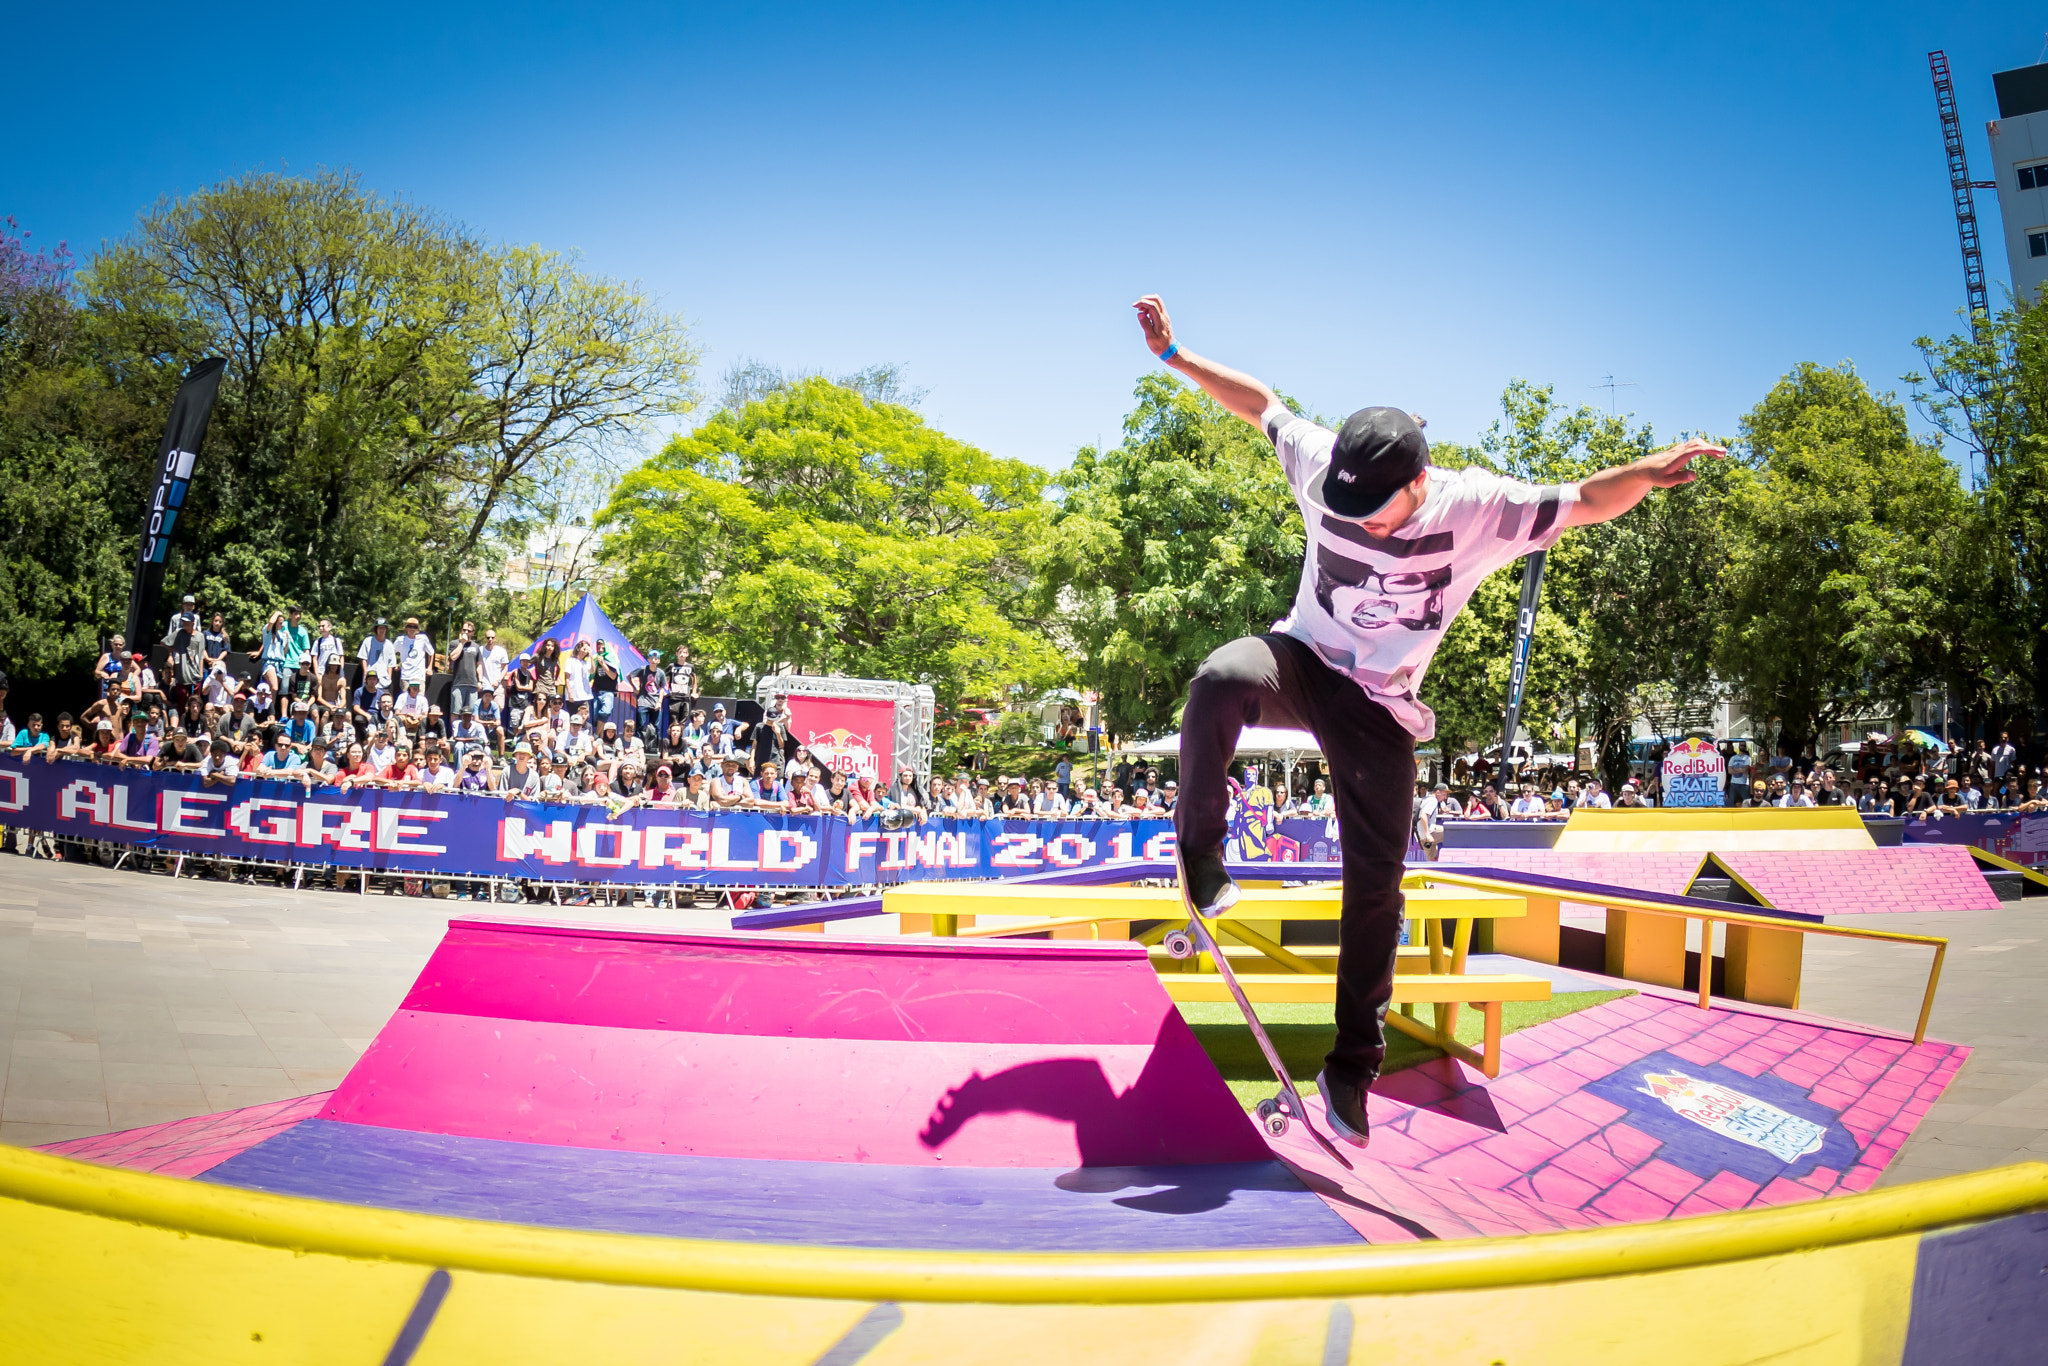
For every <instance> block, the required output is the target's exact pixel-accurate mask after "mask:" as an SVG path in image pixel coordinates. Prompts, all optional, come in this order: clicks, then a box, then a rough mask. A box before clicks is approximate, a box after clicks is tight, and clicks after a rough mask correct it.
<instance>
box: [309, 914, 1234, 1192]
mask: <svg viewBox="0 0 2048 1366" xmlns="http://www.w3.org/2000/svg"><path fill="white" fill-rule="evenodd" d="M321 1118H323V1119H334V1120H346V1121H350V1122H352V1123H357V1124H374V1125H380V1126H383V1127H386V1128H394V1129H410V1130H415V1131H419V1132H426V1133H441V1134H459V1135H464V1136H468V1137H475V1138H496V1139H511V1140H515V1141H520V1142H527V1143H549V1144H559V1145H566V1146H573V1147H587V1148H611V1149H622V1150H628V1151H636V1152H672V1153H695V1154H701V1155H705V1156H719V1157H767V1158H788V1159H800V1160H811V1161H828V1162H880V1163H891V1164H899V1165H944V1166H968V1167H1054V1166H1136V1165H1143V1164H1185V1163H1206V1162H1256V1161H1262V1160H1266V1159H1267V1158H1269V1157H1270V1153H1269V1152H1268V1150H1267V1148H1266V1146H1265V1144H1264V1143H1263V1142H1262V1141H1261V1140H1260V1137H1259V1135H1258V1132H1257V1130H1256V1129H1255V1128H1254V1127H1253V1126H1252V1123H1251V1120H1250V1119H1249V1117H1247V1116H1246V1115H1245V1113H1244V1111H1243V1110H1242V1108H1240V1107H1239V1105H1238V1104H1237V1102H1236V1100H1235V1098H1234V1097H1232V1095H1231V1094H1230V1090H1229V1088H1228V1087H1227V1086H1225V1085H1224V1083H1223V1080H1222V1078H1221V1077H1219V1076H1218V1075H1217V1073H1216V1069H1215V1068H1214V1067H1213V1066H1212V1065H1211V1064H1210V1062H1209V1060H1208V1057H1207V1056H1206V1055H1205V1054H1204V1053H1203V1052H1202V1050H1201V1046H1200V1045H1199V1044H1197V1043H1196V1041H1195V1037H1194V1035H1193V1033H1192V1032H1191V1031H1190V1030H1189V1029H1188V1027H1187V1025H1186V1023H1185V1022H1184V1021H1183V1020H1182V1019H1181V1016H1180V1013H1179V1012H1178V1011H1177V1010H1175V1009H1174V1006H1173V1003H1172V1001H1170V1000H1169V999H1168V998H1167V995H1166V992H1165V989H1164V988H1163V987H1161V986H1160V984H1159V979H1158V977H1157V976H1156V975H1155V974H1154V973H1153V971H1152V968H1151V965H1150V963H1149V962H1148V961H1147V957H1146V953H1145V950H1144V949H1142V948H1140V947H1138V946H1137V945H1133V944H1120V943H1119V944H1094V943H1075V942H1061V943H1024V944H1015V943H1012V944H975V943H955V944H941V943H893V942H876V943H865V942H855V941H848V940H827V939H821V938H817V937H814V936H809V935H799V936H793V937H790V938H766V937H760V936H738V935H690V934H657V933H649V932H644V931H638V930H603V929H591V928H588V927H582V926H577V927H567V926H539V925H521V924H500V923H493V922H487V921H472V920H457V921H453V922H451V923H450V924H449V927H448V933H447V935H446V937H445V938H443V939H442V941H441V944H440V947H438V948H437V949H436V950H435V951H434V955H433V957H432V958H431V959H429V960H428V963H427V966H426V967H425V969H423V970H422V971H421V973H420V976H419V979H418V981H416V982H415V983H414V984H413V988H412V991H411V993H410V995H408V996H407V998H406V1000H405V1002H404V1003H403V1005H401V1006H400V1008H399V1010H398V1013H397V1014H396V1015H395V1016H393V1017H392V1019H391V1022H390V1023H389V1024H387V1025H386V1026H385V1027H384V1030H383V1032H382V1033H380V1034H379V1035H378V1036H377V1039H376V1041H375V1042H374V1043H372V1044H371V1046H370V1049H369V1051H368V1052H366V1053H365V1054H364V1055H363V1057H362V1058H361V1060H360V1061H358V1062H357V1064H356V1066H355V1067H354V1069H353V1070H351V1071H350V1073H349V1074H348V1077H347V1078H346V1079H345V1080H344V1081H343V1082H342V1084H341V1086H340V1088H339V1089H338V1090H336V1091H335V1093H334V1096H333V1098H332V1100H331V1101H330V1102H329V1103H328V1105H327V1107H326V1108H325V1109H324V1110H323V1111H322V1112H321Z"/></svg>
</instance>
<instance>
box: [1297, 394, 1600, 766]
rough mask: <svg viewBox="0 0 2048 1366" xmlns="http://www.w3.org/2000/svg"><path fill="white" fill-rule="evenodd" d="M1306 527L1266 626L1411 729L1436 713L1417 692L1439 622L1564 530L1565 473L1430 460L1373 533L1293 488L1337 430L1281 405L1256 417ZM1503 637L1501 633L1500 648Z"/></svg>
mask: <svg viewBox="0 0 2048 1366" xmlns="http://www.w3.org/2000/svg"><path fill="white" fill-rule="evenodd" d="M1260 425H1261V426H1263V427H1264V428H1265V429H1266V435H1267V436H1268V437H1270V438H1271V439H1272V442H1273V449H1274V451H1275V452H1276V453H1277V454H1278V455H1279V457H1280V468H1281V469H1282V470H1283V471H1285V472H1286V474H1287V482H1288V484H1289V486H1290V487H1292V488H1293V490H1294V501H1295V503H1296V504H1297V505H1298V506H1299V507H1300V508H1301V516H1302V521H1303V524H1304V525H1305V527H1306V529H1307V532H1308V545H1307V547H1306V553H1305V554H1304V556H1303V559H1302V566H1301V586H1300V588H1298V589H1297V590H1296V591H1295V595H1294V610H1293V611H1291V612H1289V613H1288V614H1287V616H1286V617H1285V618H1284V619H1283V620H1281V621H1277V622H1274V623H1273V629H1274V630H1275V631H1279V632H1281V633H1283V634H1285V635H1290V636H1293V637H1294V638H1295V639H1297V640H1300V641H1303V642H1304V643H1306V644H1307V645H1308V646H1309V647H1310V648H1311V649H1313V650H1314V651H1315V652H1316V654H1317V655H1319V656H1321V658H1322V660H1323V662H1324V663H1325V664H1328V665H1329V666H1330V667H1331V668H1333V669H1335V670H1337V671H1338V672H1339V673H1342V674H1345V675H1346V676H1348V677H1349V678H1350V679H1351V680H1352V681H1353V682H1354V683H1356V684H1358V686H1359V687H1361V688H1363V689H1365V691H1366V692H1367V693H1368V694H1369V695H1370V696H1371V697H1372V699H1373V700H1374V701H1376V702H1378V703H1379V704H1380V705H1382V706H1384V707H1385V708H1386V709H1387V710H1388V711H1390V712H1392V713H1393V715H1394V719H1395V720H1396V721H1398V722H1400V723H1401V726H1402V728H1403V729H1405V730H1407V731H1408V733H1409V734H1411V735H1413V736H1414V737H1415V738H1416V739H1418V740H1427V739H1429V738H1430V737H1431V736H1433V735H1435V734H1436V716H1435V714H1434V713H1432V712H1431V711H1430V709H1429V708H1428V707H1425V706H1423V705H1422V703H1421V702H1420V701H1418V700H1417V699H1416V693H1417V692H1419V691H1420V690H1421V688H1422V676H1423V674H1424V672H1425V671H1427V670H1428V668H1429V661H1430V657H1431V656H1433V655H1434V654H1435V653H1436V647H1437V645H1438V643H1439V642H1441V641H1442V640H1443V638H1444V629H1445V628H1446V627H1447V626H1449V625H1450V624H1451V618H1453V617H1455V616H1457V615H1458V613H1459V611H1460V610H1461V609H1463V607H1464V606H1465V603H1466V602H1467V601H1468V600H1469V599H1470V598H1471V596H1472V592H1473V590H1474V589H1476V588H1477V587H1478V586H1479V581H1480V580H1481V579H1483V578H1485V577H1486V576H1487V575H1488V574H1491V573H1492V572H1493V571H1494V570H1496V569H1498V568H1500V567H1501V566H1502V565H1504V564H1507V563H1508V562H1510V561H1511V560H1514V559H1517V558H1519V557H1521V556H1523V555H1526V554H1529V553H1530V552H1531V551H1536V550H1547V549H1549V548H1550V547H1551V546H1552V545H1554V544H1556V542H1557V538H1558V536H1559V535H1560V534H1561V533H1562V532H1563V530H1564V526H1563V522H1564V513H1565V511H1566V510H1567V509H1568V508H1570V507H1571V505H1572V504H1574V503H1576V502H1577V501H1578V499H1579V487H1578V485H1576V484H1561V485H1552V486H1544V487H1538V486H1537V485H1534V484H1524V483H1522V482H1520V481H1519V480H1515V479H1509V478H1506V477H1504V476H1502V475H1498V474H1492V473H1489V472H1488V471H1486V470H1482V469H1463V470H1446V469H1437V468H1435V467H1432V468H1431V469H1430V471H1429V486H1428V487H1429V494H1428V497H1427V498H1425V499H1424V500H1423V504H1422V506H1421V508H1419V509H1418V510H1417V511H1416V513H1415V515H1414V516H1413V517H1411V518H1409V519H1408V521H1407V523H1406V524H1405V525H1404V526H1402V527H1401V529H1400V531H1399V533H1398V534H1396V535H1393V536H1388V537H1379V536H1375V535H1373V534H1372V533H1370V532H1368V531H1367V530H1366V529H1365V528H1364V527H1362V526H1360V525H1359V524H1358V523H1357V522H1347V521H1345V520H1343V519H1342V518H1338V517H1333V516H1330V515H1329V514H1327V513H1325V512H1323V511H1321V510H1319V509H1318V508H1317V507H1316V506H1315V505H1314V504H1313V503H1312V502H1311V501H1310V500H1309V499H1307V498H1304V497H1303V496H1302V490H1303V489H1320V488H1321V487H1322V483H1323V474H1324V472H1325V471H1327V470H1328V469H1329V466H1330V452H1331V450H1332V449H1333V448H1334V447H1335V446H1336V444H1337V434H1336V433H1335V432H1333V431H1331V430H1330V429H1329V428H1327V427H1319V426H1317V425H1316V424H1315V423H1313V422H1310V421H1309V420H1308V419H1307V418H1304V417H1297V416H1295V415H1294V413H1292V412H1291V411H1289V410H1288V409H1287V408H1286V407H1285V406H1284V405H1281V404H1275V405H1274V406H1273V407H1271V408H1269V409H1267V410H1266V413H1265V416H1264V418H1263V420H1262V421H1261V423H1260ZM1509 645H1510V642H1508V641H1502V642H1501V649H1502V650H1503V652H1505V651H1506V650H1507V649H1508V648H1509Z"/></svg>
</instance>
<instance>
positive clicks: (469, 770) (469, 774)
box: [455, 749, 498, 796]
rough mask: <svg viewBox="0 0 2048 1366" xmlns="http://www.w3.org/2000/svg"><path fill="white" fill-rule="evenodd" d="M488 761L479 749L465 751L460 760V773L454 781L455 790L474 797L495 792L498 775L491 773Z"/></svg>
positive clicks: (487, 756) (487, 757)
mask: <svg viewBox="0 0 2048 1366" xmlns="http://www.w3.org/2000/svg"><path fill="white" fill-rule="evenodd" d="M489 759H490V756H489V755H487V754H485V753H484V752H483V750H481V749H472V750H469V751H467V752H466V753H465V754H464V755H463V758H462V771H461V773H460V774H458V775H457V776H456V779H455V790H456V791H458V792H467V793H470V794H472V795H475V796H482V795H484V794H485V793H489V792H495V791H497V790H498V775H497V774H496V773H495V772H493V771H492V769H491V766H490V762H489Z"/></svg>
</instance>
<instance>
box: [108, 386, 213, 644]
mask: <svg viewBox="0 0 2048 1366" xmlns="http://www.w3.org/2000/svg"><path fill="white" fill-rule="evenodd" d="M227 364H228V363H227V362H226V361H224V360H219V359H214V360H203V361H201V362H199V364H197V365H195V366H193V367H192V370H191V373H189V374H187V375H186V376H185V382H184V383H183V384H181V385H179V386H178V397H177V400H176V401H175V402H173V403H172V404H171V420H170V421H169V422H168V423H166V424H165V425H164V441H163V449H162V450H161V451H159V452H158V454H157V464H156V484H155V486H154V487H152V488H151V489H150V495H149V507H148V508H147V509H146V510H145V511H144V513H143V521H142V544H141V545H139V546H138V547H136V551H135V582H134V584H133V586H132V587H130V589H129V590H128V640H129V642H130V643H131V645H133V646H134V647H136V648H138V649H139V648H141V647H142V642H144V641H146V640H153V639H155V638H156V599H157V594H158V593H159V592H160V591H161V590H162V588H163V583H164V557H165V556H166V555H168V554H169V553H170V549H171V539H172V537H173V535H174V534H175V533H176V531H177V528H178V514H179V513H181V512H183V511H184V509H185V494H186V492H187V490H189V489H190V488H191V485H192V466H193V465H194V464H195V463H196V462H197V461H198V459H199V447H200V444H201V443H202V442H204V441H205V440H206V424H207V422H208V420H209V419H211V418H212V416H213V400H214V396H215V395H216V394H218V393H219V392H220V376H221V371H223V370H225V369H226V368H227Z"/></svg>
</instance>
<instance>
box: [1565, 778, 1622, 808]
mask: <svg viewBox="0 0 2048 1366" xmlns="http://www.w3.org/2000/svg"><path fill="white" fill-rule="evenodd" d="M1613 805H1614V803H1613V801H1611V800H1610V799H1609V798H1608V796H1607V793H1606V792H1605V791H1603V790H1602V789H1601V787H1600V779H1599V777H1598V776H1597V775H1595V776H1594V777H1591V778H1588V779H1586V786H1585V788H1584V790H1583V791H1581V792H1580V793H1579V795H1578V799H1577V800H1576V801H1574V802H1573V803H1572V806H1573V807H1574V808H1575V809H1576V808H1579V807H1593V808H1597V809H1599V810H1602V811H1605V810H1608V809H1610V808H1611V807H1612V806H1613Z"/></svg>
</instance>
